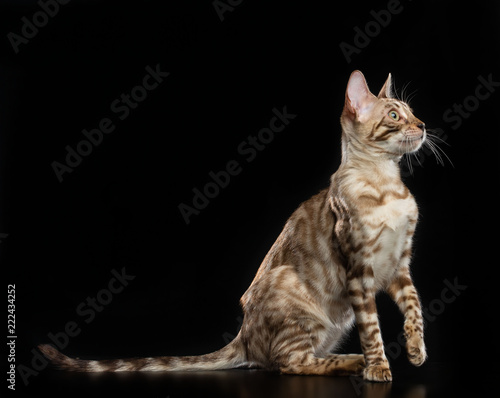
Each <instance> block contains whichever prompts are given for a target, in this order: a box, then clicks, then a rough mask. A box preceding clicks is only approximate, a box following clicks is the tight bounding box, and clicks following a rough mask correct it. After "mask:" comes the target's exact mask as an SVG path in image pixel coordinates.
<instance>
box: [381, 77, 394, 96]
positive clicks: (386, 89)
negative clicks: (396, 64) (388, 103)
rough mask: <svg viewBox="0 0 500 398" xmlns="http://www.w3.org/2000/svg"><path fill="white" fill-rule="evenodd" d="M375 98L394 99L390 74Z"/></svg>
mask: <svg viewBox="0 0 500 398" xmlns="http://www.w3.org/2000/svg"><path fill="white" fill-rule="evenodd" d="M377 98H394V94H393V92H392V77H391V74H390V73H389V76H387V80H386V81H385V83H384V86H383V87H382V89H381V90H380V93H378V96H377Z"/></svg>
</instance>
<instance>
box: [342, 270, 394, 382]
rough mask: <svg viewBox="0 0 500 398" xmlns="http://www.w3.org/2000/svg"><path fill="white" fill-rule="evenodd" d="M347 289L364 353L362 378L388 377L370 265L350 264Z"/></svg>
mask: <svg viewBox="0 0 500 398" xmlns="http://www.w3.org/2000/svg"><path fill="white" fill-rule="evenodd" d="M347 291H348V294H349V299H350V302H351V305H352V308H353V310H354V314H355V317H356V324H357V327H358V331H359V338H360V341H361V348H362V350H363V354H364V355H365V361H366V367H365V369H364V373H363V378H364V379H365V380H370V381H391V380H392V374H391V370H390V368H389V362H388V361H387V358H386V356H385V352H384V343H383V341H382V335H381V333H380V326H379V323H378V316H377V307H376V304H375V291H374V277H373V269H372V268H371V266H366V265H362V264H359V265H353V266H352V267H351V269H350V270H349V272H348V273H347Z"/></svg>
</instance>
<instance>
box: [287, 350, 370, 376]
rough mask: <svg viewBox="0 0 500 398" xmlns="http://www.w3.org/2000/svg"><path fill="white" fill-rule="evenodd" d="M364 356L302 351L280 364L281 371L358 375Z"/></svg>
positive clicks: (297, 373) (324, 374)
mask: <svg viewBox="0 0 500 398" xmlns="http://www.w3.org/2000/svg"><path fill="white" fill-rule="evenodd" d="M364 368H365V358H364V356H363V355H361V354H360V355H357V354H345V355H342V354H331V355H328V356H327V357H325V358H318V357H315V356H314V355H313V354H312V353H303V354H302V355H295V356H292V357H291V358H290V361H289V363H288V364H287V365H285V366H281V367H280V371H281V373H285V374H295V375H318V376H358V375H362V374H363V370H364Z"/></svg>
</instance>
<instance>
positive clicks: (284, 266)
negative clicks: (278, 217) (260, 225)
mask: <svg viewBox="0 0 500 398" xmlns="http://www.w3.org/2000/svg"><path fill="white" fill-rule="evenodd" d="M328 195H329V189H328V188H327V189H324V190H322V191H320V192H319V193H318V194H316V195H314V196H312V197H311V198H310V199H308V200H306V201H304V202H302V203H301V204H300V205H299V207H298V208H297V209H296V210H295V211H294V212H293V213H292V215H291V216H290V217H289V218H288V220H287V222H286V224H285V226H284V228H283V230H282V232H281V234H280V235H279V237H278V238H277V240H276V241H275V243H274V244H273V246H272V247H271V249H270V250H269V252H268V253H267V255H266V257H265V258H264V260H263V261H262V264H261V266H260V268H259V270H258V272H257V274H256V276H255V278H254V280H253V282H252V284H251V285H250V287H249V289H248V290H247V292H246V293H245V294H244V295H243V297H242V300H241V301H242V304H243V305H245V303H247V302H249V301H250V299H251V297H254V293H255V292H256V290H263V289H266V288H267V285H268V284H272V283H274V280H275V279H280V278H282V276H281V274H284V273H286V274H287V275H290V274H293V279H296V281H298V282H300V283H304V284H305V285H307V286H308V288H307V289H308V290H311V291H316V290H324V289H325V288H326V286H325V283H326V284H328V282H329V281H330V284H331V283H334V280H336V275H335V274H336V270H337V268H338V265H339V264H338V261H336V260H335V258H336V252H335V250H334V247H333V241H334V238H333V229H334V225H335V216H334V214H333V212H332V211H331V208H330V205H329V200H328ZM320 285H321V287H320Z"/></svg>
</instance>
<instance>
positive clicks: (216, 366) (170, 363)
mask: <svg viewBox="0 0 500 398" xmlns="http://www.w3.org/2000/svg"><path fill="white" fill-rule="evenodd" d="M38 349H39V350H40V351H41V352H42V353H43V354H44V355H45V356H46V357H47V358H48V359H49V360H50V361H51V362H52V363H53V364H54V365H55V366H56V367H58V368H60V369H64V370H72V371H77V372H136V371H156V372H166V371H182V370H183V371H200V370H222V369H232V368H237V367H241V366H245V365H246V363H247V359H246V351H245V347H244V346H243V343H242V342H241V340H240V335H238V336H236V338H235V339H234V340H233V341H232V342H230V343H229V344H228V345H227V346H225V347H224V348H222V349H220V350H219V351H216V352H213V353H211V354H206V355H199V356H185V357H151V358H130V359H105V360H89V359H76V358H70V357H67V356H66V355H64V354H61V353H60V352H59V351H58V350H57V349H56V348H54V347H52V346H51V345H48V344H41V345H39V346H38Z"/></svg>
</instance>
